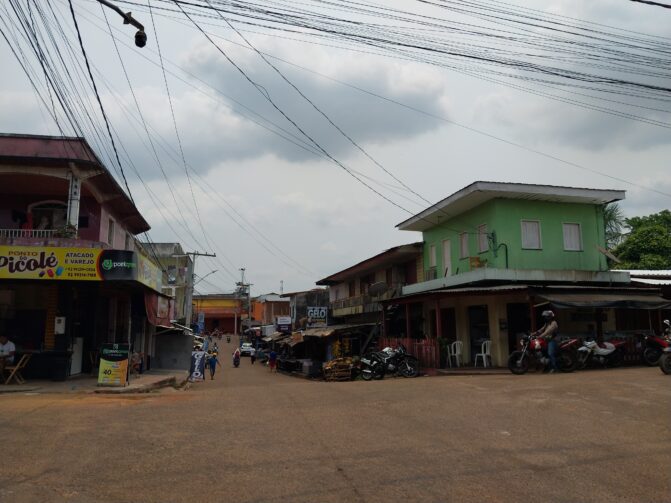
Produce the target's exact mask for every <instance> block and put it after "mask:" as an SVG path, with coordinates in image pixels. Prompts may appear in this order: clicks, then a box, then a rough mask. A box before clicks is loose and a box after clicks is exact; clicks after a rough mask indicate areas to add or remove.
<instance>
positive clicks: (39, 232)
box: [0, 229, 59, 239]
mask: <svg viewBox="0 0 671 503" xmlns="http://www.w3.org/2000/svg"><path fill="white" fill-rule="evenodd" d="M58 232H59V231H57V230H56V229H0V238H38V239H39V238H53V237H57V236H56V233H58Z"/></svg>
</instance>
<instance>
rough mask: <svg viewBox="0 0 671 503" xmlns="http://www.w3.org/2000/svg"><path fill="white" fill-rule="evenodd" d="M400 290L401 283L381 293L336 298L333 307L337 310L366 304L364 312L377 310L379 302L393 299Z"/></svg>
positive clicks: (332, 303)
mask: <svg viewBox="0 0 671 503" xmlns="http://www.w3.org/2000/svg"><path fill="white" fill-rule="evenodd" d="M400 291H401V287H400V285H399V286H398V287H397V288H388V289H387V290H385V291H384V292H382V293H380V294H379V295H370V294H364V295H357V296H355V297H347V298H346V299H338V300H334V301H333V302H331V309H332V310H334V311H336V310H338V309H346V308H350V307H358V306H364V312H368V311H377V310H378V309H379V305H378V303H379V302H381V301H383V300H388V299H391V298H392V297H393V296H394V295H395V294H398V293H400Z"/></svg>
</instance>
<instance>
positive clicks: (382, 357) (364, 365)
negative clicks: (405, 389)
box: [361, 344, 419, 381]
mask: <svg viewBox="0 0 671 503" xmlns="http://www.w3.org/2000/svg"><path fill="white" fill-rule="evenodd" d="M385 374H393V375H399V376H403V377H417V375H418V374H419V361H418V360H417V358H415V357H414V356H412V355H410V354H408V352H407V350H406V349H405V346H404V345H403V344H399V345H398V347H397V348H396V349H392V348H389V347H387V348H384V349H383V350H382V351H375V352H371V353H368V354H366V355H365V356H363V357H362V358H361V377H363V379H364V380H366V381H370V380H371V379H382V378H383V377H384V376H385Z"/></svg>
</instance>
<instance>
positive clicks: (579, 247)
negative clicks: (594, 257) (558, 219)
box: [561, 222, 584, 251]
mask: <svg viewBox="0 0 671 503" xmlns="http://www.w3.org/2000/svg"><path fill="white" fill-rule="evenodd" d="M567 225H571V226H578V248H568V247H567V246H566V231H565V229H566V226H567ZM561 229H562V241H563V244H564V251H583V250H584V248H583V243H582V224H580V223H579V222H562V224H561Z"/></svg>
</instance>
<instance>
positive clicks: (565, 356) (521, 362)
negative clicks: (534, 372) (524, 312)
mask: <svg viewBox="0 0 671 503" xmlns="http://www.w3.org/2000/svg"><path fill="white" fill-rule="evenodd" d="M579 342H580V341H578V339H564V340H561V341H558V344H557V354H556V359H557V366H558V367H559V370H561V371H562V372H573V371H574V370H575V368H576V348H577V347H578V345H579ZM520 345H521V346H522V349H521V350H519V351H513V352H512V353H510V356H509V357H508V370H510V371H511V372H512V373H513V374H515V375H522V374H526V373H527V372H528V370H529V368H532V367H533V368H536V369H538V367H543V368H546V367H547V366H548V365H549V364H550V357H549V356H548V341H547V340H546V339H544V338H543V337H536V336H533V335H525V336H523V337H522V339H521V340H520Z"/></svg>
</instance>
